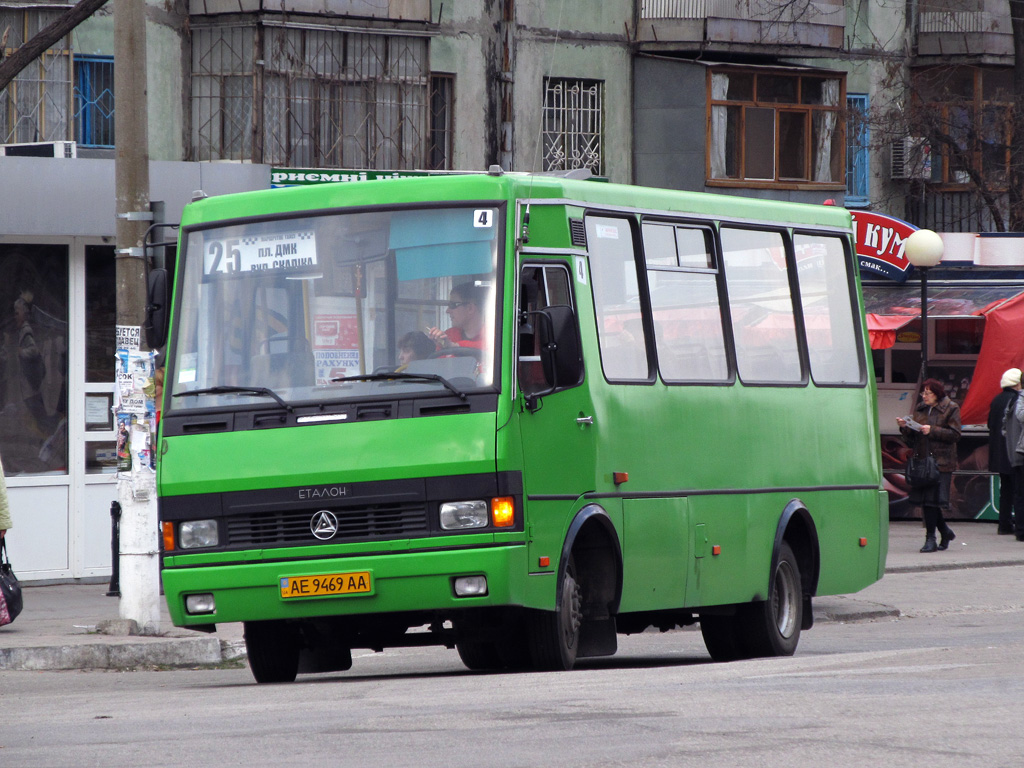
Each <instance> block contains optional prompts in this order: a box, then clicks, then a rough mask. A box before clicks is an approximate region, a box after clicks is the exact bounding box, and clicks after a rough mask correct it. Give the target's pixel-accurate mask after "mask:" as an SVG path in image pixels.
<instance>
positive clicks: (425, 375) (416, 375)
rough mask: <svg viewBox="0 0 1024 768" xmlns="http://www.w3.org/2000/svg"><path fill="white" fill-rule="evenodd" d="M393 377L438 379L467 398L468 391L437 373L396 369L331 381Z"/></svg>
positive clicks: (387, 379) (386, 379)
mask: <svg viewBox="0 0 1024 768" xmlns="http://www.w3.org/2000/svg"><path fill="white" fill-rule="evenodd" d="M392 379H415V380H419V381H437V382H439V383H441V384H443V385H444V386H445V387H447V388H448V390H449V391H450V392H452V393H454V394H456V395H458V396H459V397H460V398H462V399H463V400H465V399H466V393H465V392H462V391H461V390H459V389H456V388H455V385H454V384H452V383H451V382H450V381H448V379H446V378H445V377H444V376H438V375H437V374H436V373H402V372H398V371H395V372H393V373H367V374H364V375H362V376H339V377H338V378H336V379H331V381H390V380H392Z"/></svg>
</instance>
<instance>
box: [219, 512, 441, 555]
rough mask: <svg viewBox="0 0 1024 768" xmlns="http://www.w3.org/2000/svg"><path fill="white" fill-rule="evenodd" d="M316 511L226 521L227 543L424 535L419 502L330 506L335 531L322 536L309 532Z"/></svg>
mask: <svg viewBox="0 0 1024 768" xmlns="http://www.w3.org/2000/svg"><path fill="white" fill-rule="evenodd" d="M318 512H319V510H309V509H306V510H302V511H286V512H273V511H271V512H257V513H254V514H248V515H245V516H244V517H243V516H239V517H229V518H228V520H227V533H228V542H227V543H228V546H229V547H248V546H253V545H258V546H264V547H265V546H275V545H277V546H282V545H286V544H299V543H302V544H318V543H322V542H324V541H332V542H333V541H355V540H360V539H393V538H406V537H411V536H426V535H427V534H428V533H429V526H428V524H427V510H426V509H425V508H424V507H423V505H422V504H377V505H372V506H367V507H359V508H355V509H333V510H330V512H331V513H332V514H333V515H334V516H335V517H336V518H337V521H338V530H337V533H335V534H334V535H333V536H330V537H328V538H326V539H322V538H318V537H316V536H314V535H313V528H312V525H311V523H312V520H313V517H314V515H316V514H318Z"/></svg>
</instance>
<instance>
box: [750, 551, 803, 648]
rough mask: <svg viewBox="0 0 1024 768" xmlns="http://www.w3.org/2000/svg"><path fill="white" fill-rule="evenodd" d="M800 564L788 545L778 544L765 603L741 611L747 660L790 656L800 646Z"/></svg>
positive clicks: (801, 621)
mask: <svg viewBox="0 0 1024 768" xmlns="http://www.w3.org/2000/svg"><path fill="white" fill-rule="evenodd" d="M803 597H804V595H803V582H802V580H801V577H800V564H799V563H798V562H797V559H796V555H794V554H793V550H792V549H790V546H789V544H787V543H786V542H782V547H781V549H780V550H779V559H778V562H777V563H776V564H775V570H774V572H773V573H772V576H771V579H770V580H769V583H768V599H767V600H764V601H762V602H757V603H751V604H749V605H745V606H743V608H742V609H741V614H740V615H741V621H742V624H743V628H744V630H745V631H744V633H743V637H745V640H744V644H745V645H746V647H747V650H748V656H750V657H756V656H792V655H793V653H794V652H795V651H796V646H797V643H799V642H800V627H801V625H802V624H803V614H804V600H803Z"/></svg>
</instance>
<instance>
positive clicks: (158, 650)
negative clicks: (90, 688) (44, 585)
mask: <svg viewBox="0 0 1024 768" xmlns="http://www.w3.org/2000/svg"><path fill="white" fill-rule="evenodd" d="M222 661H224V656H223V655H222V654H221V647H220V641H219V640H218V639H217V638H215V637H196V638H180V639H174V640H157V641H154V642H148V643H139V642H128V643H89V644H86V645H60V646H41V647H34V648H2V649H0V670H19V671H55V670H62V669H119V670H127V669H136V668H138V667H147V666H167V667H189V666H194V665H197V664H220V663H221V662H222Z"/></svg>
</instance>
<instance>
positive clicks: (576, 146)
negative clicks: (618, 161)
mask: <svg viewBox="0 0 1024 768" xmlns="http://www.w3.org/2000/svg"><path fill="white" fill-rule="evenodd" d="M603 90H604V83H603V81H601V80H576V79H569V78H559V77H546V78H544V109H543V120H544V132H543V133H544V135H543V141H544V170H545V171H567V170H572V169H575V168H586V169H589V170H590V171H591V172H592V173H594V174H596V175H600V174H601V173H602V170H603V166H604V158H603V155H604V152H603V132H604V130H603V128H604V119H603V117H604V114H603V113H604V103H603V101H604V100H603Z"/></svg>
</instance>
